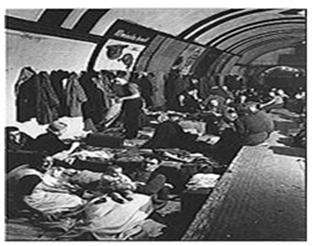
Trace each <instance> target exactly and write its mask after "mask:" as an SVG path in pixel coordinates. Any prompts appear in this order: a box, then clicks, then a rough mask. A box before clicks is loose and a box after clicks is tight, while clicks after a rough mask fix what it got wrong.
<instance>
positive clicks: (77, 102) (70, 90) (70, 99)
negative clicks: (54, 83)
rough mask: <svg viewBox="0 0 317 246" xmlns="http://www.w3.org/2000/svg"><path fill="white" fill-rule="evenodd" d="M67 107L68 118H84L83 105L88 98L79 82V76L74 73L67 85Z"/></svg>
mask: <svg viewBox="0 0 317 246" xmlns="http://www.w3.org/2000/svg"><path fill="white" fill-rule="evenodd" d="M65 95H66V107H67V111H68V116H70V117H77V116H82V109H81V105H82V103H84V102H86V101H87V100H88V99H87V96H86V93H85V91H84V89H83V88H82V87H81V85H80V84H79V81H78V77H77V74H75V73H72V74H71V75H70V76H69V78H68V82H67V85H66V93H65Z"/></svg>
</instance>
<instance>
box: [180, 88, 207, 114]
mask: <svg viewBox="0 0 317 246" xmlns="http://www.w3.org/2000/svg"><path fill="white" fill-rule="evenodd" d="M201 102H202V100H201V99H200V98H199V97H198V90H197V88H195V87H194V86H190V87H189V88H187V89H186V90H184V91H183V92H182V93H180V94H179V95H178V111H180V112H184V113H195V112H197V111H199V110H200V109H201V104H200V103H201Z"/></svg>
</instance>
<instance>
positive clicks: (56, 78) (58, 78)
mask: <svg viewBox="0 0 317 246" xmlns="http://www.w3.org/2000/svg"><path fill="white" fill-rule="evenodd" d="M68 77H69V73H68V72H67V71H64V70H61V69H60V70H58V71H52V72H51V74H50V80H51V84H52V86H53V89H54V91H55V93H56V95H57V98H58V100H59V107H58V115H59V117H63V116H67V115H68V114H69V113H68V110H67V109H68V108H67V105H66V90H65V89H64V88H63V84H62V80H63V79H65V78H68Z"/></svg>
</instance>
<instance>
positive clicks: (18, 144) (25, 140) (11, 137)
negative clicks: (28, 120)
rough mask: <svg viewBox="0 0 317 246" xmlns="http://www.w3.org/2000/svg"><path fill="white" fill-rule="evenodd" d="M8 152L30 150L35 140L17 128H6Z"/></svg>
mask: <svg viewBox="0 0 317 246" xmlns="http://www.w3.org/2000/svg"><path fill="white" fill-rule="evenodd" d="M5 134H6V149H7V150H14V151H18V150H30V148H31V146H32V144H33V142H34V139H33V138H32V137H30V136H29V135H28V134H26V133H24V132H21V131H20V130H19V128H17V127H15V126H8V127H6V128H5Z"/></svg>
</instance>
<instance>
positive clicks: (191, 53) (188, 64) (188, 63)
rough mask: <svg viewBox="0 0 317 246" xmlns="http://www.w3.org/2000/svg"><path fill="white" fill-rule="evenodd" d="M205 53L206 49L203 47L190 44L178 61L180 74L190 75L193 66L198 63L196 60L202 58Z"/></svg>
mask: <svg viewBox="0 0 317 246" xmlns="http://www.w3.org/2000/svg"><path fill="white" fill-rule="evenodd" d="M204 51H205V48H204V47H202V46H198V45H195V44H190V45H189V46H188V47H187V48H186V49H185V50H184V51H183V52H182V53H181V54H180V56H179V57H178V58H177V59H176V61H175V62H176V64H175V63H174V65H176V66H177V68H178V69H179V71H180V73H181V74H183V75H187V74H189V73H190V71H191V68H192V66H193V65H194V63H195V62H196V60H197V59H198V58H199V57H200V56H201V54H202V53H203V52H204Z"/></svg>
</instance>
